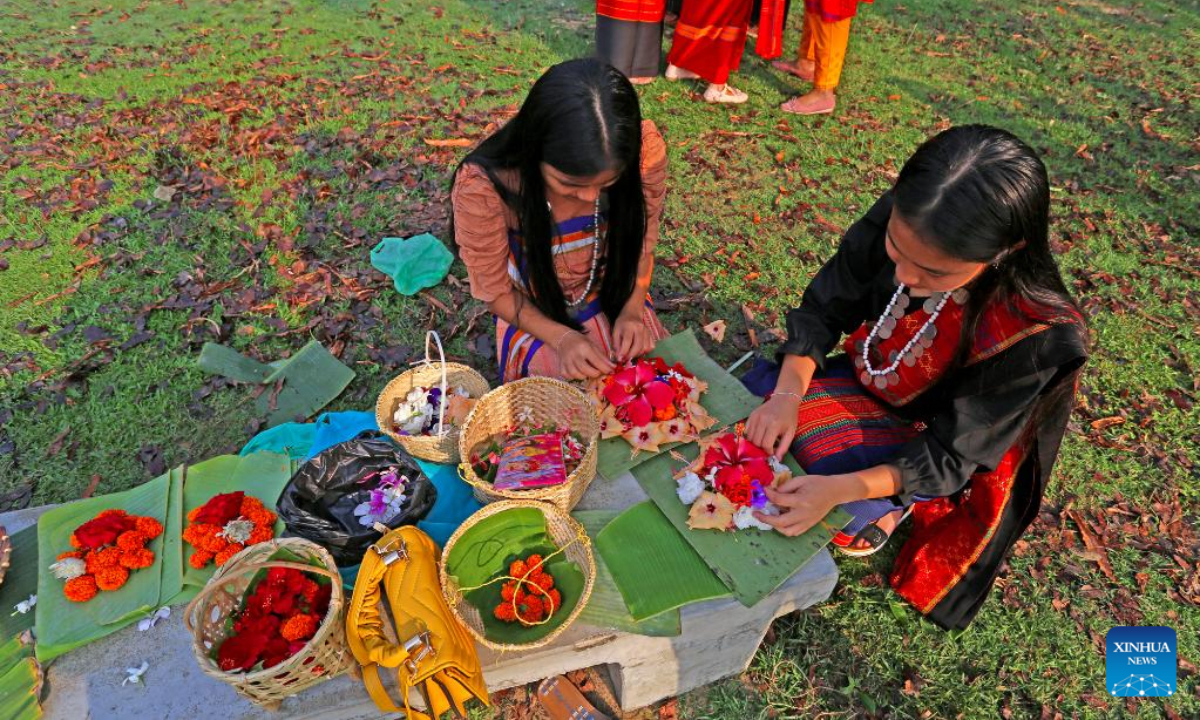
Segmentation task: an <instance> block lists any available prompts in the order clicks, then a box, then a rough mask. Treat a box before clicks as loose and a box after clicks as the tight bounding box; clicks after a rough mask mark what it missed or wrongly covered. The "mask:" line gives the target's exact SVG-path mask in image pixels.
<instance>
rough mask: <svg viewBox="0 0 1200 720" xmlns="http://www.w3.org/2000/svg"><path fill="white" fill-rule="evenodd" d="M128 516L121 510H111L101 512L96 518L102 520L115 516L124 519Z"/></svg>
mask: <svg viewBox="0 0 1200 720" xmlns="http://www.w3.org/2000/svg"><path fill="white" fill-rule="evenodd" d="M128 514H129V513H127V512H125V511H124V510H122V509H121V508H109V509H108V510H102V511H101V512H100V514H99V515H97V516H96V517H98V518H102V517H109V516H113V515H115V516H116V517H124V516H125V515H128Z"/></svg>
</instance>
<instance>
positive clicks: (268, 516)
mask: <svg viewBox="0 0 1200 720" xmlns="http://www.w3.org/2000/svg"><path fill="white" fill-rule="evenodd" d="M242 516H243V517H245V518H246V519H247V520H249V521H250V522H252V523H254V524H255V525H258V526H260V527H261V526H264V525H265V526H271V525H274V524H275V513H273V512H271V511H270V510H267V509H265V508H261V507H260V508H258V509H256V510H251V511H250V512H248V513H242Z"/></svg>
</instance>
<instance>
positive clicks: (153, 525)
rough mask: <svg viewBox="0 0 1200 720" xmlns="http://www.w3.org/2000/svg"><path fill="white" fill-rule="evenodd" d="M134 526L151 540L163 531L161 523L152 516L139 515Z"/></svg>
mask: <svg viewBox="0 0 1200 720" xmlns="http://www.w3.org/2000/svg"><path fill="white" fill-rule="evenodd" d="M134 527H135V528H136V529H137V531H138V532H140V533H142V534H144V535H145V536H146V537H148V538H150V539H151V540H153V539H154V538H156V537H158V536H159V535H162V533H163V526H162V523H160V522H159V521H157V520H155V519H154V518H152V517H139V518H138V519H137V521H136V524H135V525H134Z"/></svg>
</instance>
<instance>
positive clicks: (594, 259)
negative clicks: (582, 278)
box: [546, 195, 600, 307]
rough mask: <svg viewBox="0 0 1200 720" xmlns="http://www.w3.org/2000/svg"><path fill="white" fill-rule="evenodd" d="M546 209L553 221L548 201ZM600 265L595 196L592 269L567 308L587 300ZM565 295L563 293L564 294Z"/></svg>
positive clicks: (552, 210)
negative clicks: (579, 291) (585, 284)
mask: <svg viewBox="0 0 1200 720" xmlns="http://www.w3.org/2000/svg"><path fill="white" fill-rule="evenodd" d="M546 209H547V210H549V211H550V220H551V221H553V220H554V208H553V207H551V206H550V201H549V200H547V201H546ZM599 265H600V196H599V195H597V196H596V206H595V208H594V209H593V210H592V269H591V271H590V272H588V281H587V286H585V287H584V288H583V292H582V293H580V294H579V297H577V298H575V299H574V300H567V307H579V304H580V303H582V302H583V301H584V300H586V299H587V296H588V293H590V292H591V291H592V285H593V284H594V283H595V282H596V268H597V267H598V266H599ZM564 295H565V293H564Z"/></svg>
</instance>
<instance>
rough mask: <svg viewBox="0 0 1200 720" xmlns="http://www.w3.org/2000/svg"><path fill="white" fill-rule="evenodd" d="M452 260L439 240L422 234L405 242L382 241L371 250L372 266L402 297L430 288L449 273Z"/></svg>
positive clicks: (397, 240) (390, 239)
mask: <svg viewBox="0 0 1200 720" xmlns="http://www.w3.org/2000/svg"><path fill="white" fill-rule="evenodd" d="M453 262H454V256H453V255H452V254H450V251H449V250H447V249H446V246H445V245H443V244H442V241H441V240H438V239H437V238H436V237H434V236H432V235H430V234H429V233H425V234H424V235H417V236H415V237H411V238H408V239H407V240H405V239H402V238H384V239H383V240H381V241H380V242H379V244H378V245H376V246H375V248H374V249H373V250H371V265H373V266H374V267H375V269H376V270H378V271H379V272H381V273H383V274H384V275H387V276H389V277H391V278H392V282H393V284H394V285H395V286H396V291H397V292H399V293H400V294H401V295H415V294H417V292H419V291H420V290H424V289H425V288H428V287H433V286H434V285H437V284H438V283H440V282H441V281H442V278H444V277H446V273H448V272H450V265H451V264H452V263H453Z"/></svg>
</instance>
